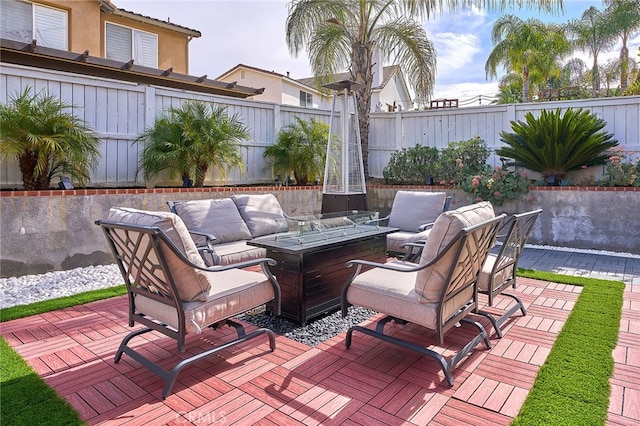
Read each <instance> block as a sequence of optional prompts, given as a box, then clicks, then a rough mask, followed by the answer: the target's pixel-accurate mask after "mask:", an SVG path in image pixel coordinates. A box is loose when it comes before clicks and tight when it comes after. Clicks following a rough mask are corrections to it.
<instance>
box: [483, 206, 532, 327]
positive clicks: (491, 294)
mask: <svg viewBox="0 0 640 426" xmlns="http://www.w3.org/2000/svg"><path fill="white" fill-rule="evenodd" d="M541 213H542V209H537V210H532V211H529V212H525V213H519V214H514V215H512V216H511V217H510V218H509V219H508V220H507V221H505V224H504V225H503V227H502V229H501V230H500V231H499V232H498V237H497V239H498V241H500V242H502V245H501V246H500V249H499V251H498V252H497V253H489V255H488V256H487V260H486V262H485V263H484V265H483V266H482V270H481V271H480V277H479V278H478V291H479V292H480V293H483V294H486V295H487V297H488V298H489V306H493V304H494V301H495V299H496V297H497V296H499V295H503V296H508V297H510V298H512V299H514V300H515V302H516V303H515V304H514V305H513V306H511V307H510V308H509V309H507V310H506V311H505V312H504V313H502V315H500V316H499V317H497V318H496V316H495V315H493V314H491V313H489V312H487V311H484V310H480V311H478V312H477V313H479V314H481V315H484V316H486V317H487V318H489V320H490V321H491V323H492V325H493V328H494V330H495V332H496V334H497V335H498V337H500V338H501V337H502V331H501V329H500V328H501V326H502V324H503V323H504V322H505V321H506V320H507V319H509V318H510V317H511V315H513V314H514V313H516V312H517V311H518V310H520V311H521V312H522V315H523V316H524V315H526V314H527V311H526V309H525V307H524V305H523V304H522V300H520V298H519V297H518V296H516V295H514V294H511V293H505V292H504V291H505V290H506V289H508V288H509V287H512V288H516V284H517V283H516V271H517V269H518V261H519V260H520V256H521V255H522V251H523V250H524V246H525V243H526V242H527V239H528V238H529V234H530V233H531V229H532V228H533V225H534V224H535V222H536V220H537V219H538V216H540V214H541Z"/></svg>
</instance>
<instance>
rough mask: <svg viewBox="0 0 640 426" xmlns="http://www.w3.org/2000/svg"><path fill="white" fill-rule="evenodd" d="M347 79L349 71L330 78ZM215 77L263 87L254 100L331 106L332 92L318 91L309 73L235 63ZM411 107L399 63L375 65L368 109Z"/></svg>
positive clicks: (381, 110) (398, 109) (282, 103)
mask: <svg viewBox="0 0 640 426" xmlns="http://www.w3.org/2000/svg"><path fill="white" fill-rule="evenodd" d="M348 79H350V76H349V73H340V74H336V75H335V76H334V78H333V79H332V80H333V81H342V80H348ZM216 80H218V81H224V82H227V83H230V84H232V83H238V84H242V85H245V86H252V87H260V88H264V92H263V93H262V94H259V95H256V96H254V97H253V99H255V100H262V101H266V102H273V103H276V104H281V105H296V106H301V107H307V108H320V109H331V106H332V96H331V94H328V95H327V94H324V93H321V92H319V91H318V90H317V89H316V87H315V81H314V79H313V77H309V78H301V79H293V78H291V77H290V75H289V73H288V72H287V73H286V75H285V74H280V73H277V72H275V71H267V70H264V69H261V68H257V67H253V66H249V65H245V64H238V65H236V66H235V67H233V68H231V69H230V70H228V71H226V72H224V73H223V74H221V75H220V76H218V77H217V78H216ZM411 109H413V101H412V100H411V94H410V93H409V89H408V87H407V83H406V81H405V78H404V74H403V73H402V70H401V68H400V66H398V65H390V66H386V67H383V66H376V67H375V68H374V70H373V85H372V89H371V112H391V111H406V110H411Z"/></svg>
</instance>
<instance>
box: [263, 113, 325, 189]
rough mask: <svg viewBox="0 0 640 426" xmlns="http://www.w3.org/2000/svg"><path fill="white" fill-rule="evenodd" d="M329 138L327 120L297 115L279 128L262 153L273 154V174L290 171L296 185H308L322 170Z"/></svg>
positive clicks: (319, 176) (287, 173)
mask: <svg viewBox="0 0 640 426" xmlns="http://www.w3.org/2000/svg"><path fill="white" fill-rule="evenodd" d="M328 140H329V125H328V124H327V123H323V122H322V121H318V120H316V119H313V118H312V119H311V121H305V120H302V119H301V118H299V117H296V122H295V123H294V124H290V125H289V126H287V127H285V128H283V129H282V130H280V132H279V133H278V139H277V141H276V143H275V144H273V145H270V146H268V147H267V149H266V150H265V152H264V157H271V158H273V169H274V172H275V173H276V174H278V173H279V174H281V175H282V176H285V175H286V176H290V175H291V174H293V176H294V177H295V179H296V183H297V184H298V185H307V184H308V183H309V182H311V181H313V180H314V179H316V178H322V175H323V174H324V161H325V157H326V153H327V143H328Z"/></svg>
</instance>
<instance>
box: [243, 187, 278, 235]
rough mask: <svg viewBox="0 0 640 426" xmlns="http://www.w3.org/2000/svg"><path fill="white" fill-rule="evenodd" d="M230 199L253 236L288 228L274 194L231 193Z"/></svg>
mask: <svg viewBox="0 0 640 426" xmlns="http://www.w3.org/2000/svg"><path fill="white" fill-rule="evenodd" d="M231 199H232V200H233V202H234V203H236V206H237V207H238V211H239V212H240V215H241V216H242V218H243V219H244V221H245V223H246V224H247V227H248V228H249V231H250V232H251V235H252V236H253V237H254V238H255V237H259V236H261V235H269V234H275V233H277V232H286V231H287V230H288V226H287V220H286V219H285V217H284V212H283V211H282V207H280V203H279V202H278V199H277V198H276V196H275V195H273V194H242V195H233V196H232V197H231Z"/></svg>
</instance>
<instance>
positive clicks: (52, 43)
mask: <svg viewBox="0 0 640 426" xmlns="http://www.w3.org/2000/svg"><path fill="white" fill-rule="evenodd" d="M33 6H34V9H33V13H34V23H35V27H36V30H35V35H34V38H35V39H36V40H37V41H38V44H39V45H40V46H45V47H52V48H54V49H62V50H67V12H65V11H63V10H57V9H52V8H50V7H44V6H39V5H33Z"/></svg>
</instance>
